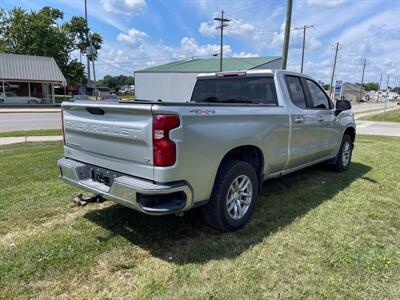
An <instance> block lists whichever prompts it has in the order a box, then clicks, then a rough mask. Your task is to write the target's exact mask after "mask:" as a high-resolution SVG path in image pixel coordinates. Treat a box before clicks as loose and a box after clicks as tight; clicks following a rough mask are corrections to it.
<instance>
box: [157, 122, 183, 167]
mask: <svg viewBox="0 0 400 300" xmlns="http://www.w3.org/2000/svg"><path fill="white" fill-rule="evenodd" d="M179 124H180V121H179V117H178V116H177V115H154V116H153V164H154V166H157V167H168V166H172V165H173V164H174V163H175V161H176V145H175V143H174V142H173V141H171V140H170V138H169V132H170V131H171V129H174V128H177V127H178V126H179Z"/></svg>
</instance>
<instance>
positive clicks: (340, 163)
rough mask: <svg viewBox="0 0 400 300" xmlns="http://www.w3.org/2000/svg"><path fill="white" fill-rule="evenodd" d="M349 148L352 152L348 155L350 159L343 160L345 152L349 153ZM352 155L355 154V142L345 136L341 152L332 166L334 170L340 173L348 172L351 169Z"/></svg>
mask: <svg viewBox="0 0 400 300" xmlns="http://www.w3.org/2000/svg"><path fill="white" fill-rule="evenodd" d="M347 147H350V148H349V151H350V152H349V153H348V154H347V156H348V159H347V160H345V159H343V156H344V152H345V151H346V152H347ZM352 154H353V141H352V139H351V137H350V136H349V135H347V134H345V135H344V136H343V139H342V143H341V145H340V149H339V152H338V154H337V155H336V159H335V162H334V164H333V165H332V167H333V169H334V170H335V171H338V172H343V171H346V170H348V169H349V168H350V164H351V157H352Z"/></svg>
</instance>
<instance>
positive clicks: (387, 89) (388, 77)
mask: <svg viewBox="0 0 400 300" xmlns="http://www.w3.org/2000/svg"><path fill="white" fill-rule="evenodd" d="M387 75H388V76H387V82H386V95H389V82H390V74H387Z"/></svg>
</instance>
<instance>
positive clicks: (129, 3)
mask: <svg viewBox="0 0 400 300" xmlns="http://www.w3.org/2000/svg"><path fill="white" fill-rule="evenodd" d="M101 3H102V7H103V9H104V10H105V11H106V12H112V13H116V14H123V15H128V16H130V15H132V14H134V13H136V12H138V11H140V10H142V9H143V8H145V7H146V2H145V0H102V1H101Z"/></svg>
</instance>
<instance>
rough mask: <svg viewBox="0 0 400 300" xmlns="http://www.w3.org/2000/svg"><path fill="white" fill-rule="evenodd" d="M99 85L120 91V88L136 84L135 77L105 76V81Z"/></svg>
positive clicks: (100, 81)
mask: <svg viewBox="0 0 400 300" xmlns="http://www.w3.org/2000/svg"><path fill="white" fill-rule="evenodd" d="M99 83H100V84H101V85H104V86H106V87H109V88H110V89H113V90H119V88H120V87H121V86H123V85H133V84H135V78H134V77H133V76H125V75H119V76H111V75H106V76H104V78H103V79H101V80H99Z"/></svg>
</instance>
